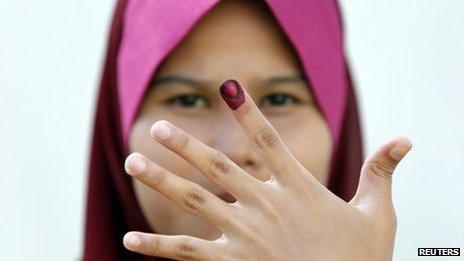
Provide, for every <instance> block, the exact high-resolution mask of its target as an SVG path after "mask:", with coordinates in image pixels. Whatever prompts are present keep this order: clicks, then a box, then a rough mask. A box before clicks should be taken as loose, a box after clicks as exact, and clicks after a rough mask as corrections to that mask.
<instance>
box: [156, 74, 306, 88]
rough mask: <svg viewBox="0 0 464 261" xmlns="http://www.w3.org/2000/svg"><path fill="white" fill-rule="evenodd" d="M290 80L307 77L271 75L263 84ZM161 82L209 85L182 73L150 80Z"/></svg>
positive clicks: (198, 85) (282, 82)
mask: <svg viewBox="0 0 464 261" xmlns="http://www.w3.org/2000/svg"><path fill="white" fill-rule="evenodd" d="M292 82H307V79H306V77H305V75H304V74H303V73H301V72H300V73H297V74H295V75H279V76H272V77H270V78H267V79H265V80H264V81H263V85H264V84H271V85H278V84H285V83H292ZM162 83H177V84H183V85H188V86H192V87H208V86H210V85H211V83H210V82H208V81H202V80H197V79H194V78H190V77H186V76H182V75H166V76H159V77H156V78H154V79H153V81H152V82H151V85H152V86H155V85H158V84H162Z"/></svg>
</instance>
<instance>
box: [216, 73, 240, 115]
mask: <svg viewBox="0 0 464 261" xmlns="http://www.w3.org/2000/svg"><path fill="white" fill-rule="evenodd" d="M219 90H220V92H221V96H222V98H223V99H224V101H225V102H226V103H227V105H228V106H229V107H230V108H231V109H232V110H236V109H237V108H238V107H240V105H242V104H243V102H245V94H244V92H243V89H242V87H241V86H240V84H239V83H238V82H237V81H236V80H227V81H225V82H223V83H222V84H221V87H220V88H219Z"/></svg>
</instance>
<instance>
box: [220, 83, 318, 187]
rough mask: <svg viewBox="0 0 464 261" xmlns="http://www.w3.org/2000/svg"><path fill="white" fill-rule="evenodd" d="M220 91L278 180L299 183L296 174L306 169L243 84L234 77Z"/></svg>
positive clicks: (223, 84)
mask: <svg viewBox="0 0 464 261" xmlns="http://www.w3.org/2000/svg"><path fill="white" fill-rule="evenodd" d="M220 92H221V96H222V98H223V99H224V101H225V102H226V103H227V105H228V106H229V107H230V108H231V109H232V113H233V115H234V116H235V118H236V119H237V121H238V122H239V124H240V125H241V127H242V128H243V129H244V131H245V133H246V135H247V137H248V138H249V140H250V142H251V144H252V145H253V147H254V148H255V149H256V150H257V152H258V153H259V154H260V155H261V156H262V157H263V159H264V160H265V162H266V163H267V164H268V165H269V167H270V169H271V171H272V174H273V177H275V178H276V179H277V180H279V181H290V180H293V181H297V182H298V179H295V177H296V175H297V173H302V172H300V170H302V169H304V168H302V166H301V165H300V164H299V162H298V161H297V160H296V158H295V157H294V156H293V154H292V153H291V152H290V150H289V149H288V148H287V146H286V145H285V144H284V142H283V141H282V139H281V138H280V136H279V134H278V133H277V131H276V130H275V129H274V127H273V126H272V125H271V124H270V123H269V121H267V119H266V118H265V117H264V115H263V114H262V113H261V111H260V110H259V109H258V107H257V106H256V104H255V103H254V102H253V100H252V99H251V98H250V96H249V95H248V94H247V93H246V91H245V90H244V89H243V88H242V86H240V84H239V83H238V82H237V81H235V80H227V81H225V82H224V83H222V85H221V87H220ZM309 176H311V177H313V176H312V175H309ZM313 178H314V177H313ZM314 179H315V178H314Z"/></svg>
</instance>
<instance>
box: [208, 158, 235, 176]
mask: <svg viewBox="0 0 464 261" xmlns="http://www.w3.org/2000/svg"><path fill="white" fill-rule="evenodd" d="M229 170H230V162H229V160H228V158H227V157H226V155H224V154H223V153H221V152H217V153H216V155H215V156H214V157H213V158H212V160H211V162H210V166H209V172H210V173H211V174H212V176H213V178H217V177H218V176H219V175H226V174H228V173H229Z"/></svg>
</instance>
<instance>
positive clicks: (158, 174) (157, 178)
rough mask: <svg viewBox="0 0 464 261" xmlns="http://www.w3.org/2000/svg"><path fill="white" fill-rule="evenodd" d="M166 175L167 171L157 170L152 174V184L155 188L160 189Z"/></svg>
mask: <svg viewBox="0 0 464 261" xmlns="http://www.w3.org/2000/svg"><path fill="white" fill-rule="evenodd" d="M166 175H167V170H165V169H158V170H156V171H155V172H154V175H153V178H152V180H153V184H154V185H155V186H157V187H160V186H162V185H163V184H164V181H165V180H166Z"/></svg>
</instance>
